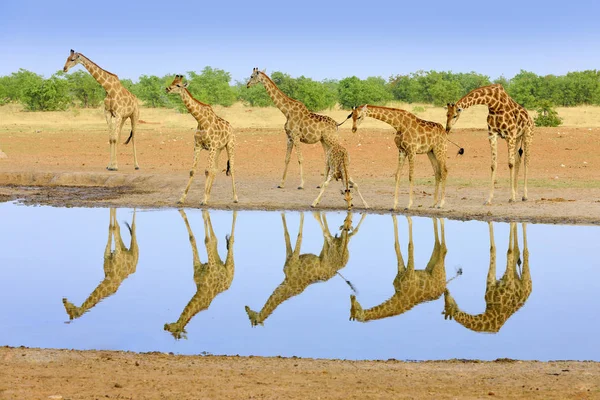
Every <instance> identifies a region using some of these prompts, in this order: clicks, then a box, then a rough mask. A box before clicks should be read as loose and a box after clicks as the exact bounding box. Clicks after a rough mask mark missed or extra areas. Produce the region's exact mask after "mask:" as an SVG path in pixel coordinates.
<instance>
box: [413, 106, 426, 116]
mask: <svg viewBox="0 0 600 400" xmlns="http://www.w3.org/2000/svg"><path fill="white" fill-rule="evenodd" d="M412 112H413V114H417V113H422V112H425V107H423V106H415V107H413V108H412Z"/></svg>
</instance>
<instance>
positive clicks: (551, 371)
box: [0, 347, 600, 399]
mask: <svg viewBox="0 0 600 400" xmlns="http://www.w3.org/2000/svg"><path fill="white" fill-rule="evenodd" d="M0 377H2V378H0V398H2V399H49V398H54V399H96V398H120V399H204V398H206V399H215V398H219V399H239V398H251V399H252V398H261V399H304V398H322V399H364V398H382V399H383V398H395V399H396V398H436V399H455V398H464V399H479V398H484V397H488V398H489V397H493V398H514V399H519V398H523V399H525V398H526V399H594V398H600V386H599V385H600V363H597V362H580V361H549V362H537V361H515V360H507V359H500V360H496V361H490V362H481V361H477V360H445V361H424V362H404V361H396V360H387V361H345V360H322V359H302V358H280V357H273V358H263V357H237V356H181V355H172V354H164V353H144V354H140V353H132V352H121V351H96V350H88V351H76V350H49V349H31V348H23V347H19V348H10V347H2V348H0ZM51 396H56V397H51Z"/></svg>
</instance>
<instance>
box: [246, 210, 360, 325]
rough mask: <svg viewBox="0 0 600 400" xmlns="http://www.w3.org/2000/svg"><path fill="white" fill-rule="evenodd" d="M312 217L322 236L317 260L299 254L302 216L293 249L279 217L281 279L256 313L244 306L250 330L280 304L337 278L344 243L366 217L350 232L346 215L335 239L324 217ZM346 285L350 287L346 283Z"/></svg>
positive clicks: (344, 256)
mask: <svg viewBox="0 0 600 400" xmlns="http://www.w3.org/2000/svg"><path fill="white" fill-rule="evenodd" d="M313 216H314V217H315V219H316V220H317V222H318V223H319V225H320V227H321V230H322V232H323V249H322V250H321V253H320V254H319V255H318V256H317V255H316V254H300V247H301V245H302V230H303V227H304V213H300V227H299V228H298V237H297V239H296V245H295V247H294V248H293V249H292V244H291V242H290V235H289V233H288V229H287V224H286V219H285V214H283V213H282V214H281V219H282V222H283V234H284V238H285V249H286V259H285V265H284V267H283V272H284V273H285V279H284V281H283V282H282V283H281V284H280V285H279V286H278V287H277V288H276V289H275V290H274V291H273V294H271V296H270V297H269V299H268V300H267V302H266V303H265V305H264V306H263V308H262V310H260V312H256V311H252V310H251V309H250V307H248V306H246V313H247V314H248V317H249V318H250V323H251V324H252V326H256V325H258V324H261V325H262V324H263V323H264V321H265V320H266V319H267V318H268V317H269V315H271V314H272V313H273V311H275V309H276V308H277V307H278V306H279V305H280V304H281V303H283V302H284V301H286V300H288V299H289V298H291V297H294V296H297V295H299V294H300V293H302V292H303V291H304V290H305V289H306V288H307V287H308V286H309V285H311V284H313V283H315V282H324V281H328V280H329V279H331V278H332V277H334V276H335V275H337V274H339V272H338V271H339V270H340V269H342V268H344V267H345V266H346V263H348V258H349V253H348V243H349V241H350V238H352V236H354V235H356V234H357V233H358V229H359V228H360V225H361V224H362V222H363V220H364V219H365V217H366V214H362V216H361V219H360V221H359V223H358V225H357V226H356V228H352V213H348V214H347V215H346V219H345V220H344V224H343V225H342V226H341V227H340V234H339V235H337V234H336V235H335V236H332V235H331V233H330V230H329V226H328V225H327V217H326V216H325V214H324V213H313ZM340 276H341V275H340ZM342 278H343V277H342ZM346 282H347V283H348V284H350V283H349V282H348V281H346Z"/></svg>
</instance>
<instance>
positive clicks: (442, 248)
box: [350, 215, 454, 322]
mask: <svg viewBox="0 0 600 400" xmlns="http://www.w3.org/2000/svg"><path fill="white" fill-rule="evenodd" d="M406 219H407V220H408V265H406V264H405V263H404V258H403V257H402V252H401V251H400V244H399V241H398V221H397V219H396V216H395V215H392V220H393V222H394V247H395V250H396V260H397V262H398V274H397V275H396V278H395V279H394V282H393V284H394V291H395V292H394V294H393V295H392V297H390V298H389V299H388V300H386V301H384V302H383V303H381V304H379V305H377V306H375V307H372V308H369V309H366V310H365V309H363V308H362V306H361V305H360V303H359V302H358V301H357V300H356V296H355V295H351V296H350V302H351V307H350V319H351V320H356V321H360V322H366V321H370V320H374V319H382V318H387V317H392V316H395V315H400V314H402V313H405V312H406V311H408V310H410V309H411V308H413V307H414V306H416V305H418V304H420V303H423V302H426V301H432V300H436V299H438V298H439V297H440V296H441V295H442V293H444V291H445V290H446V284H447V282H446V267H445V260H446V254H447V253H448V249H447V248H446V236H445V231H444V219H440V221H439V225H440V230H441V236H442V240H441V242H440V238H439V232H438V220H437V218H432V221H433V234H434V239H435V241H434V246H433V251H432V252H431V257H430V258H429V262H428V263H427V267H425V269H423V270H415V261H414V244H413V226H412V218H411V217H406ZM452 279H454V278H452ZM452 279H450V280H452Z"/></svg>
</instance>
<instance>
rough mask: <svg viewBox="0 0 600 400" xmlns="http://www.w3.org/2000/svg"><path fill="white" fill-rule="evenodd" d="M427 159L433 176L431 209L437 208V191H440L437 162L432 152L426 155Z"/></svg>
mask: <svg viewBox="0 0 600 400" xmlns="http://www.w3.org/2000/svg"><path fill="white" fill-rule="evenodd" d="M427 157H428V158H429V162H431V167H432V168H433V174H434V175H435V191H434V193H433V204H432V205H431V208H433V207H437V205H438V203H439V200H438V198H439V189H440V170H439V165H438V161H437V159H436V157H435V154H434V153H433V151H430V152H429V153H427Z"/></svg>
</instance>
